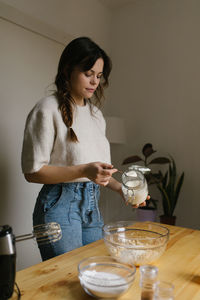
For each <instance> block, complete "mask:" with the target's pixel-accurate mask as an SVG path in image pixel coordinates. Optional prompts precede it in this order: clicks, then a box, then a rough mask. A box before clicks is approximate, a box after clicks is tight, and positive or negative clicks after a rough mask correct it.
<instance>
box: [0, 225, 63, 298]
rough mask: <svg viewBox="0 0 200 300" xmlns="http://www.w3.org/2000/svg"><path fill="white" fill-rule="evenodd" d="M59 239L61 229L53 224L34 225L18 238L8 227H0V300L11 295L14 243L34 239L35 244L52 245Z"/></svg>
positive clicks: (14, 255)
mask: <svg viewBox="0 0 200 300" xmlns="http://www.w3.org/2000/svg"><path fill="white" fill-rule="evenodd" d="M61 237H62V231H61V227H60V225H59V224H58V223H55V222H51V223H47V224H40V225H36V226H34V227H33V232H32V233H29V234H24V235H20V236H14V234H13V232H12V228H11V227H10V226H9V225H3V226H0V300H7V299H8V298H10V297H11V296H12V294H13V290H14V285H15V274H16V248H15V242H20V241H24V240H28V239H32V238H36V240H37V243H38V244H40V245H42V244H47V243H54V242H56V241H58V240H60V239H61ZM16 286H17V285H16ZM17 288H18V286H17ZM18 295H20V291H19V289H18Z"/></svg>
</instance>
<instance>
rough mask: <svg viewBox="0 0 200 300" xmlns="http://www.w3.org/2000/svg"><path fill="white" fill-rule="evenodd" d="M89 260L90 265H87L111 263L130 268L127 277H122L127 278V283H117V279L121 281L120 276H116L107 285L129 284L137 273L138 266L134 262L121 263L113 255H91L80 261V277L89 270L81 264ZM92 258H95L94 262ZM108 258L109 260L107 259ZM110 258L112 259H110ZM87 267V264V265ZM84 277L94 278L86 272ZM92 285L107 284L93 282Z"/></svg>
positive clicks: (115, 265)
mask: <svg viewBox="0 0 200 300" xmlns="http://www.w3.org/2000/svg"><path fill="white" fill-rule="evenodd" d="M99 259H100V260H102V262H99V263H98V261H97V262H95V260H99ZM87 260H88V265H87V266H95V265H103V264H108V263H109V264H110V265H111V266H114V267H120V268H123V269H126V270H128V271H129V272H130V273H129V274H128V275H126V276H125V277H122V278H124V279H126V282H125V283H122V284H115V282H116V281H119V278H116V279H109V282H111V284H110V285H109V286H106V287H108V288H109V287H114V286H123V285H126V284H129V283H130V282H132V281H133V280H134V278H135V273H136V266H135V265H134V264H131V265H130V264H129V265H127V264H124V263H120V262H118V261H116V260H115V259H114V258H113V257H112V256H106V255H104V256H90V257H86V258H84V259H82V260H81V261H80V262H79V263H78V274H79V279H81V278H80V276H83V274H84V271H85V270H87V269H85V268H81V264H82V263H84V262H86V261H87ZM90 260H93V262H92V261H91V262H90ZM106 260H107V261H106ZM109 260H110V261H109ZM85 267H86V266H85ZM84 279H86V281H87V279H88V282H90V279H94V276H90V275H86V274H84ZM112 283H113V284H112ZM92 285H95V286H105V285H103V284H102V285H101V284H99V283H98V284H95V283H93V282H92Z"/></svg>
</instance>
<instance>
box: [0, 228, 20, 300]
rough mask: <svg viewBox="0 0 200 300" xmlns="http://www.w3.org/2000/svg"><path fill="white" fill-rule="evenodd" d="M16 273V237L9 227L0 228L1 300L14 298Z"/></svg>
mask: <svg viewBox="0 0 200 300" xmlns="http://www.w3.org/2000/svg"><path fill="white" fill-rule="evenodd" d="M15 273H16V249H15V237H14V235H13V233H12V228H11V227H10V226H9V225H4V226H0V300H6V299H8V298H10V297H11V296H12V294H13V289H14V284H15Z"/></svg>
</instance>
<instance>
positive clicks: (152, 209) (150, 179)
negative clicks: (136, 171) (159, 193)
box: [122, 143, 170, 221]
mask: <svg viewBox="0 0 200 300" xmlns="http://www.w3.org/2000/svg"><path fill="white" fill-rule="evenodd" d="M155 152H157V151H156V150H154V149H153V146H152V144H150V143H147V144H145V145H144V146H143V148H142V155H140V156H139V155H133V156H129V157H127V158H125V159H124V160H123V162H122V164H123V165H126V164H131V163H132V164H135V163H137V162H142V164H143V165H144V166H145V167H149V168H151V165H155V164H157V165H163V164H168V163H170V159H169V158H167V157H161V156H159V157H157V158H153V159H152V158H151V156H152V155H153V154H154V153H155ZM145 178H146V180H147V184H148V186H149V185H153V184H159V183H160V182H161V180H162V179H163V176H162V173H161V172H153V171H150V172H149V173H147V174H145ZM157 201H158V200H157V199H154V198H153V197H152V195H151V198H150V200H148V201H146V206H145V207H140V208H139V209H138V210H137V214H138V215H139V219H142V220H148V221H155V217H156V211H157ZM141 214H142V215H143V214H145V216H144V217H142V216H141ZM149 214H150V215H151V216H149Z"/></svg>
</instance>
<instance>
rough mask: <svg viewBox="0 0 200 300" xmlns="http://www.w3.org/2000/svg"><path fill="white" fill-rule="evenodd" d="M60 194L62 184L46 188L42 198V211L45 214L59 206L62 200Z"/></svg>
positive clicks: (61, 192)
mask: <svg viewBox="0 0 200 300" xmlns="http://www.w3.org/2000/svg"><path fill="white" fill-rule="evenodd" d="M62 194H63V187H62V184H51V185H49V186H48V188H47V189H46V191H45V194H44V195H43V197H42V198H43V199H42V202H43V209H44V212H45V213H46V212H49V211H51V209H55V208H56V207H57V206H58V205H59V203H60V201H61V199H62Z"/></svg>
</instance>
